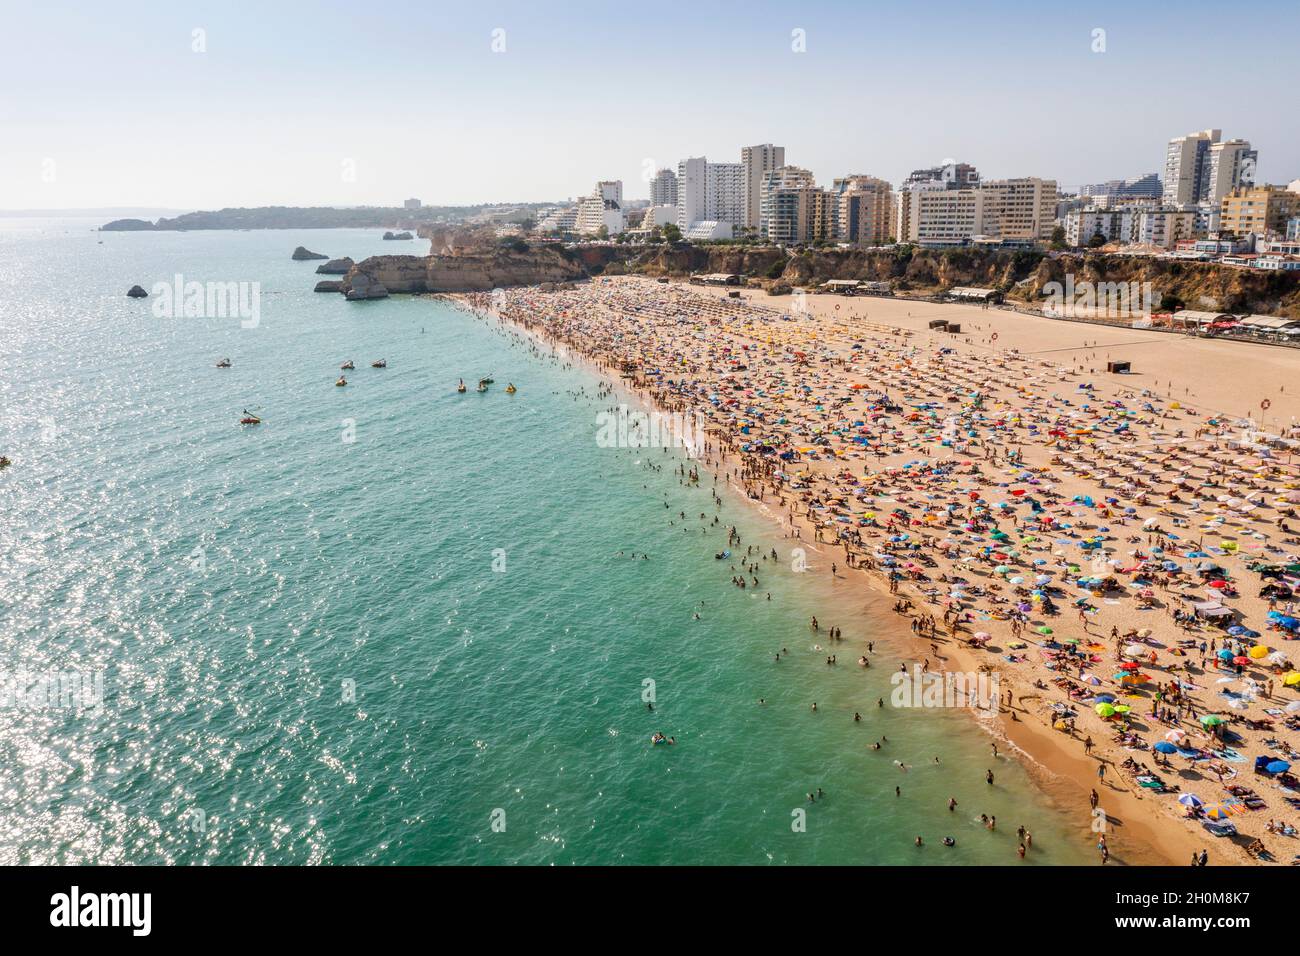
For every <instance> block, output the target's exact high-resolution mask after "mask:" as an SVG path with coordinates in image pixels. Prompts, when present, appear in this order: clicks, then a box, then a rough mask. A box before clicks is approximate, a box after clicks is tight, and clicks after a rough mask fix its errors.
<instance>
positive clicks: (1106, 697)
mask: <svg viewBox="0 0 1300 956" xmlns="http://www.w3.org/2000/svg"><path fill="white" fill-rule="evenodd" d="M1093 700H1095V701H1096V702H1097V703H1099V704H1113V703H1115V695H1114V694H1098V695H1097V696H1096V697H1094V698H1093Z"/></svg>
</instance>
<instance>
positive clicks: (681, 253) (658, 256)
mask: <svg viewBox="0 0 1300 956" xmlns="http://www.w3.org/2000/svg"><path fill="white" fill-rule="evenodd" d="M598 253H604V254H605V255H607V256H610V258H609V259H608V261H606V262H605V263H604V264H603V265H602V264H600V263H597V262H588V263H586V265H587V268H588V271H589V272H592V273H593V274H595V273H599V272H605V273H614V272H621V271H627V272H634V273H641V274H645V275H654V276H660V275H670V276H684V275H689V274H691V273H697V272H730V273H736V274H738V275H742V276H746V277H748V279H749V282H750V283H751V284H754V285H762V286H764V287H766V288H769V289H771V290H773V291H785V290H788V289H789V288H791V287H796V286H815V285H818V284H820V283H822V282H825V281H826V280H828V279H863V280H868V281H875V282H888V283H890V284H891V286H892V287H893V288H894V289H895V291H897V292H915V293H921V294H930V293H935V292H942V291H945V290H947V289H950V288H952V287H953V286H958V285H965V286H981V287H984V288H992V289H998V290H999V291H1001V292H1003V293H1005V294H1006V296H1007V297H1008V298H1009V299H1013V300H1018V301H1022V302H1026V303H1031V304H1032V303H1037V302H1038V301H1039V300H1041V298H1042V289H1043V286H1044V285H1045V284H1046V283H1048V282H1052V281H1057V282H1064V281H1065V275H1066V274H1067V273H1070V274H1073V276H1074V281H1075V283H1076V284H1077V283H1079V282H1082V281H1084V280H1087V281H1090V282H1094V283H1103V282H1150V283H1151V287H1152V291H1153V294H1154V299H1155V302H1156V304H1157V305H1158V304H1159V303H1160V302H1161V301H1162V300H1164V301H1166V303H1167V304H1170V305H1178V304H1182V305H1183V306H1185V307H1186V308H1191V309H1212V310H1220V311H1224V312H1255V313H1259V314H1261V315H1285V316H1291V317H1295V318H1300V273H1295V272H1264V271H1261V270H1256V269H1242V268H1238V267H1235V266H1225V265H1219V264H1216V263H1209V262H1180V261H1178V260H1172V259H1155V258H1150V257H1128V256H1103V255H1100V254H1095V253H1093V254H1088V253H1058V254H1053V255H1046V254H1044V253H1041V252H1030V251H1020V252H1005V251H991V250H985V249H946V250H935V249H921V248H916V247H912V246H906V245H903V246H897V247H895V248H892V249H824V250H822V249H813V250H808V251H805V252H801V253H797V254H794V255H791V256H789V257H788V258H787V257H786V256H785V255H784V254H783V253H782V252H781V251H780V250H779V249H775V248H764V247H746V246H727V245H719V246H690V247H684V248H670V247H659V248H654V249H642V250H641V251H639V252H634V253H615V252H613V250H610V249H609V248H607V247H605V248H602V247H592V248H591V250H590V251H589V255H592V256H594V255H596V254H598ZM624 260H626V261H624Z"/></svg>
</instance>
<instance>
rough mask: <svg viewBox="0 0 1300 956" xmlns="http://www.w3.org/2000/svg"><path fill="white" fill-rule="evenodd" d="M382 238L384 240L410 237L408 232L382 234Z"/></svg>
mask: <svg viewBox="0 0 1300 956" xmlns="http://www.w3.org/2000/svg"><path fill="white" fill-rule="evenodd" d="M384 238H385V239H410V238H412V236H411V234H410V233H409V232H386V233H384Z"/></svg>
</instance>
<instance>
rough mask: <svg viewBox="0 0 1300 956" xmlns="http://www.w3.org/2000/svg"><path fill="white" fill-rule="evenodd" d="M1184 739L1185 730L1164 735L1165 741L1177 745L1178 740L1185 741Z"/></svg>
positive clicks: (1185, 735) (1185, 736)
mask: <svg viewBox="0 0 1300 956" xmlns="http://www.w3.org/2000/svg"><path fill="white" fill-rule="evenodd" d="M1186 738H1187V731H1185V730H1171V731H1169V733H1167V734H1165V740H1168V741H1171V742H1172V743H1178V742H1179V741H1180V740H1185V739H1186Z"/></svg>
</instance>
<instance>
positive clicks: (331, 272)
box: [316, 256, 356, 276]
mask: <svg viewBox="0 0 1300 956" xmlns="http://www.w3.org/2000/svg"><path fill="white" fill-rule="evenodd" d="M354 265H356V263H355V262H353V261H352V257H351V256H344V257H343V258H342V259H331V260H330V261H329V262H326V263H325V264H324V265H319V266H317V267H316V274H317V275H322V276H345V275H347V274H348V270H349V269H351V268H352V267H353V266H354Z"/></svg>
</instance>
